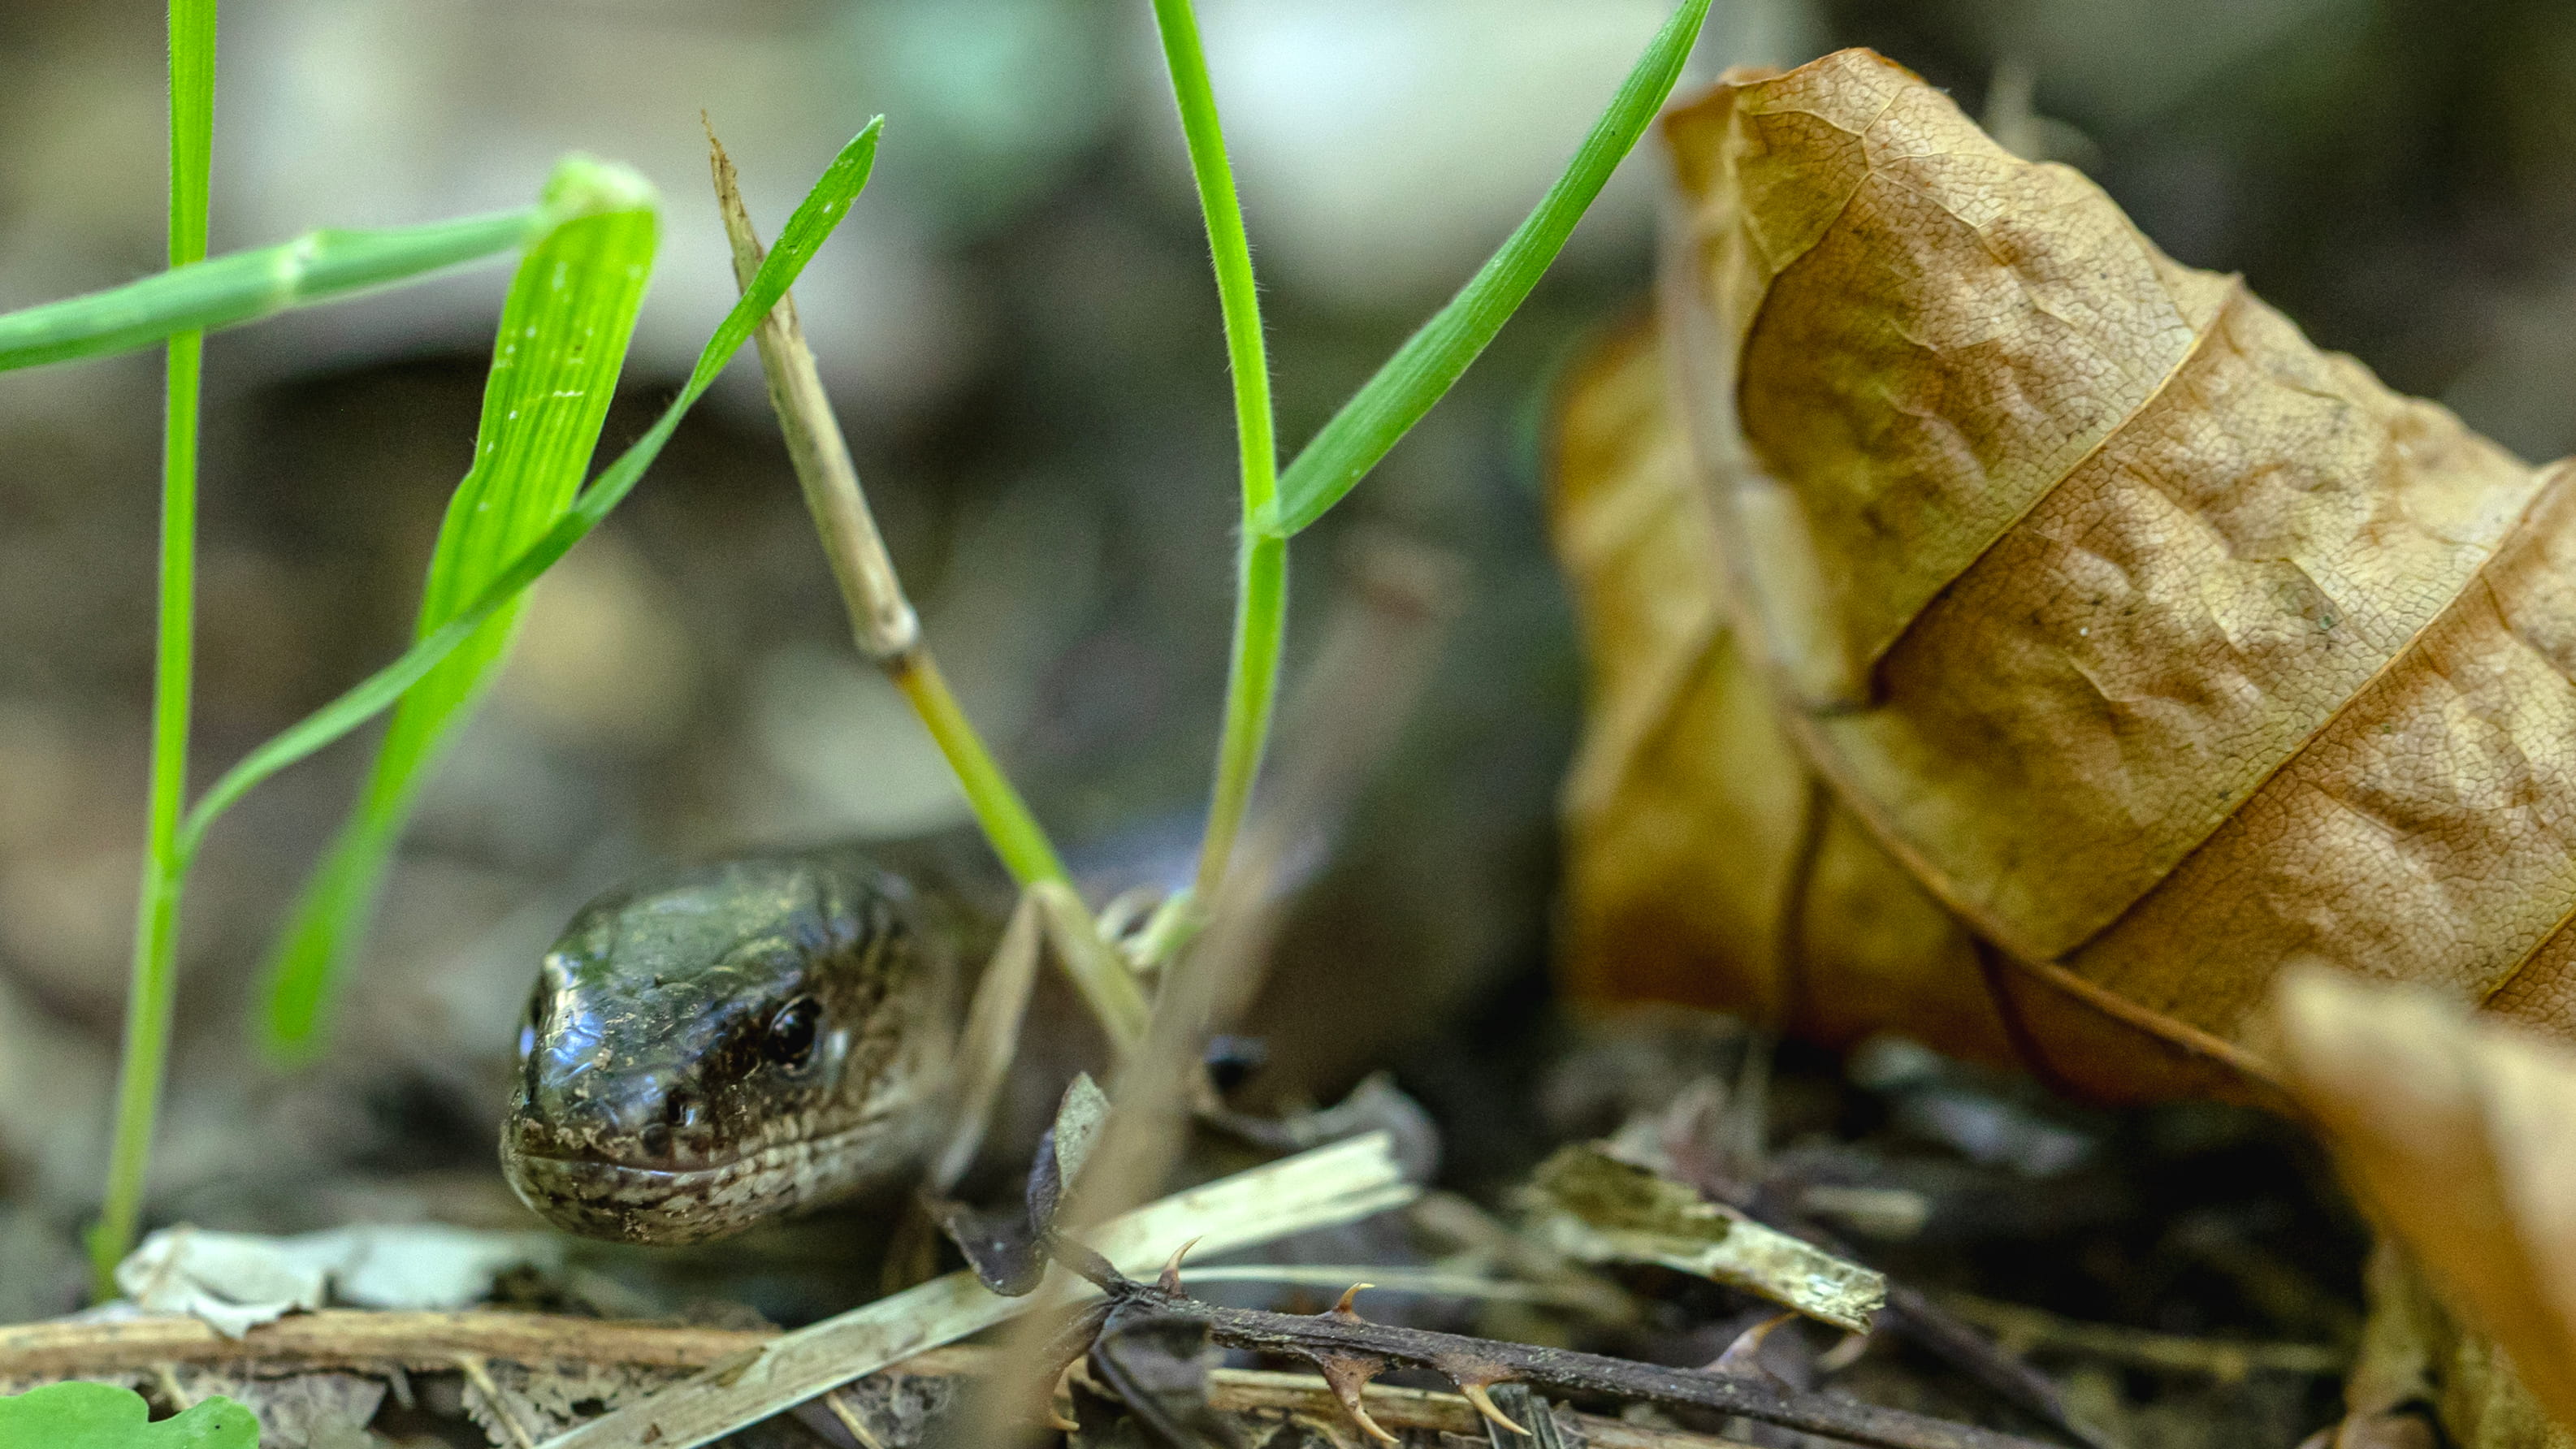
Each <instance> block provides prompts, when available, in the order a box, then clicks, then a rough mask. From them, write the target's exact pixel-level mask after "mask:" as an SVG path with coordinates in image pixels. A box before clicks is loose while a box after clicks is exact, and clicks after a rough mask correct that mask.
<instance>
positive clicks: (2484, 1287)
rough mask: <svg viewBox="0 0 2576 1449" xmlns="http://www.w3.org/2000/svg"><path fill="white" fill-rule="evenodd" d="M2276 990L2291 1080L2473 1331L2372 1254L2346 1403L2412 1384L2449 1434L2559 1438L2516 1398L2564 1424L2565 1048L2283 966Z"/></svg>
mask: <svg viewBox="0 0 2576 1449" xmlns="http://www.w3.org/2000/svg"><path fill="white" fill-rule="evenodd" d="M2275 998H2276V1010H2277V1012H2278V1015H2279V1018H2280V1036H2281V1055H2282V1064H2283V1067H2284V1069H2285V1078H2286V1081H2287V1082H2288V1085H2289V1087H2290V1090H2291V1092H2292V1093H2293V1094H2294V1095H2295V1096H2296V1097H2297V1099H2298V1101H2299V1103H2300V1105H2301V1106H2302V1107H2304V1108H2305V1109H2306V1110H2307V1112H2308V1113H2309V1115H2310V1116H2311V1117H2312V1118H2313V1119H2314V1121H2315V1122H2316V1123H2317V1125H2318V1127H2319V1129H2320V1130H2321V1131H2322V1132H2323V1134H2324V1135H2325V1138H2326V1140H2327V1142H2328V1143H2329V1144H2330V1145H2331V1146H2332V1147H2333V1149H2334V1153H2335V1160H2336V1161H2337V1163H2338V1164H2340V1165H2341V1167H2342V1169H2343V1172H2344V1175H2345V1177H2346V1178H2347V1179H2348V1180H2349V1181H2350V1182H2351V1184H2352V1186H2353V1188H2354V1190H2355V1192H2356V1193H2357V1194H2358V1195H2359V1196H2360V1197H2361V1198H2362V1200H2363V1201H2365V1202H2367V1203H2368V1204H2370V1206H2371V1207H2372V1209H2373V1211H2374V1213H2375V1214H2376V1216H2377V1217H2378V1218H2379V1219H2380V1220H2381V1222H2382V1223H2383V1225H2384V1226H2386V1227H2387V1228H2388V1229H2390V1230H2391V1231H2392V1232H2393V1233H2394V1234H2395V1235H2396V1237H2397V1239H2398V1240H2399V1241H2400V1242H2402V1243H2404V1244H2405V1246H2406V1248H2407V1250H2408V1252H2409V1254H2410V1255H2411V1257H2412V1258H2413V1259H2414V1261H2416V1262H2420V1263H2421V1264H2422V1265H2423V1267H2424V1269H2425V1270H2426V1272H2427V1273H2428V1275H2429V1276H2430V1278H2431V1280H2432V1281H2433V1283H2434V1284H2435V1285H2437V1286H2438V1287H2439V1288H2440V1289H2441V1290H2442V1297H2443V1298H2444V1299H2446V1300H2447V1301H2448V1302H2449V1304H2450V1305H2451V1306H2452V1307H2453V1308H2455V1309H2456V1310H2457V1316H2458V1317H2459V1319H2461V1320H2462V1321H2464V1322H2465V1323H2466V1324H2468V1325H2470V1326H2472V1327H2474V1328H2475V1329H2477V1330H2479V1331H2480V1333H2481V1334H2483V1335H2484V1339H2483V1340H2482V1339H2481V1338H2480V1337H2478V1336H2477V1335H2469V1334H2462V1333H2461V1332H2459V1331H2458V1329H2457V1328H2455V1327H2453V1326H2451V1325H2450V1324H2449V1323H2447V1322H2446V1321H2445V1317H2446V1316H2445V1315H2444V1313H2443V1312H2442V1309H2441V1305H2440V1304H2439V1303H2436V1302H2434V1301H2433V1300H2432V1299H2431V1298H2430V1297H2429V1296H2427V1295H2424V1294H2422V1293H2421V1292H2420V1291H2419V1290H2418V1289H2417V1288H2416V1287H2415V1286H2414V1285H2413V1283H2412V1281H2411V1280H2410V1278H2409V1276H2408V1274H2409V1265H2408V1264H2407V1263H2406V1262H2405V1260H2404V1259H2403V1258H2401V1257H2399V1256H2398V1255H2396V1254H2393V1253H2390V1252H2387V1251H2386V1250H2383V1252H2382V1254H2381V1257H2380V1260H2379V1261H2376V1262H2374V1263H2373V1265H2372V1275H2371V1276H2372V1283H2371V1287H2372V1293H2373V1297H2374V1299H2375V1300H2376V1303H2377V1307H2378V1311H2377V1313H2376V1314H2375V1315H2374V1318H2373V1324H2372V1329H2371V1336H2370V1341H2369V1342H2368V1343H2366V1344H2365V1346H2364V1354H2363V1364H2362V1367H2361V1368H2360V1369H2359V1370H2357V1371H2356V1374H2355V1378H2354V1384H2353V1392H2352V1395H2351V1399H2352V1408H2353V1410H2354V1411H2355V1412H2356V1413H2357V1414H2367V1413H2372V1412H2379V1411H2384V1410H2387V1409H2391V1408H2394V1407H2397V1406H2399V1405H2401V1404H2403V1403H2404V1402H2406V1401H2407V1400H2409V1399H2411V1398H2419V1397H2420V1398H2424V1399H2428V1400H2430V1401H2431V1402H2433V1403H2435V1404H2436V1405H2438V1406H2439V1407H2440V1409H2441V1411H2442V1418H2443V1422H2444V1423H2445V1425H2446V1426H2448V1427H2449V1428H2450V1429H2451V1430H2452V1432H2453V1434H2454V1436H2455V1437H2456V1438H2458V1439H2459V1440H2460V1442H2462V1443H2463V1444H2467V1445H2471V1446H2493V1449H2523V1446H2537V1445H2543V1444H2552V1445H2558V1446H2562V1449H2563V1446H2568V1445H2576V1433H2570V1432H2569V1431H2567V1430H2564V1429H2560V1430H2556V1431H2554V1432H2555V1435H2556V1437H2554V1438H2553V1437H2550V1432H2551V1431H2548V1430H2547V1429H2546V1426H2545V1424H2544V1423H2543V1421H2542V1418H2541V1415H2540V1413H2539V1411H2538V1409H2537V1408H2535V1407H2532V1406H2531V1405H2530V1399H2531V1398H2536V1399H2537V1400H2538V1402H2539V1404H2541V1405H2545V1406H2547V1408H2548V1409H2549V1410H2550V1411H2552V1412H2554V1413H2556V1414H2557V1415H2558V1416H2559V1418H2560V1419H2561V1420H2563V1421H2565V1422H2567V1423H2571V1424H2576V1051H2570V1050H2568V1049H2567V1048H2566V1047H2564V1046H2561V1045H2560V1044H2558V1043H2556V1042H2553V1041H2549V1040H2546V1039H2543V1038H2541V1037H2539V1036H2537V1035H2535V1034H2533V1033H2532V1032H2530V1031H2528V1030H2526V1029H2523V1028H2520V1027H2516V1026H2510V1025H2505V1024H2501V1023H2497V1022H2493V1021H2479V1020H2476V1019H2473V1018H2472V1017H2471V1016H2470V1015H2469V1014H2468V1013H2467V1012H2466V1011H2464V1010H2462V1009H2461V1008H2460V1007H2459V1006H2458V1005H2456V1004H2454V1003H2451V1002H2448V1001H2445V1000H2443V999H2442V998H2440V997H2438V996H2435V995H2433V994H2431V993H2429V992H2425V991H2421V990H2406V989H2390V988H2387V987H2381V986H2371V985H2366V984H2363V983H2360V982H2356V981H2354V980H2352V979H2351V978H2350V977H2347V976H2343V975H2340V974H2338V973H2336V972H2332V971H2328V970H2324V969H2316V968H2312V969H2305V970H2299V971H2294V972H2292V973H2290V974H2288V975H2287V976H2285V977H2284V978H2283V979H2282V981H2281V983H2280V985H2279V987H2278V988H2277V990H2276V993H2275ZM2485 1340H2492V1344H2489V1343H2488V1342H2486V1341H2485ZM2496 1348H2501V1349H2502V1354H2501V1355H2498V1354H2497V1353H2496V1352H2495V1351H2494V1350H2495V1349H2496ZM2517 1368H2518V1369H2519V1370H2520V1374H2519V1377H2520V1379H2521V1381H2522V1382H2523V1383H2525V1384H2527V1385H2528V1386H2529V1391H2530V1392H2529V1396H2528V1397H2526V1396H2524V1395H2522V1394H2521V1393H2520V1392H2519V1391H2518V1390H2517V1389H2516V1388H2515V1385H2514V1379H2515V1377H2516V1375H2515V1372H2514V1370H2515V1369H2517Z"/></svg>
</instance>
